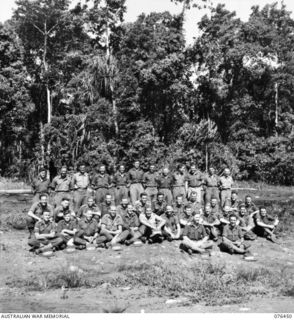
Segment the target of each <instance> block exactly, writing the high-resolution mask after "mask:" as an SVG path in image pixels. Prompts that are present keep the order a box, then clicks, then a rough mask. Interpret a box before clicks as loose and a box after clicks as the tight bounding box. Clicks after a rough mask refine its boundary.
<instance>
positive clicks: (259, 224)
mask: <svg viewBox="0 0 294 320" xmlns="http://www.w3.org/2000/svg"><path fill="white" fill-rule="evenodd" d="M255 224H256V227H255V228H254V232H255V233H256V234H257V235H258V236H260V237H265V238H266V239H268V240H270V241H272V242H274V243H278V241H277V238H276V236H275V234H274V231H275V229H276V227H277V225H278V224H279V219H278V217H277V216H274V217H273V216H271V215H269V214H268V213H267V212H266V208H265V207H260V209H259V212H258V213H257V214H256V216H255Z"/></svg>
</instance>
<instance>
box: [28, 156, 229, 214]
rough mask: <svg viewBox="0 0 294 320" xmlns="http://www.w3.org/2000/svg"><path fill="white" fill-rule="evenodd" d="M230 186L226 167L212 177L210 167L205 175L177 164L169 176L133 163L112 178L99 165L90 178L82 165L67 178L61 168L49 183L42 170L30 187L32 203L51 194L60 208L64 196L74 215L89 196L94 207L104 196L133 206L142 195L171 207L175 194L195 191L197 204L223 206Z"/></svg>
mask: <svg viewBox="0 0 294 320" xmlns="http://www.w3.org/2000/svg"><path fill="white" fill-rule="evenodd" d="M232 186H233V179H232V176H231V173H230V170H229V169H228V168H226V169H225V170H224V173H223V175H222V176H221V177H219V176H217V175H216V174H215V169H214V168H212V167H211V168H209V172H208V174H203V173H202V172H200V171H199V170H197V167H196V166H195V165H193V164H192V165H191V167H190V169H189V171H188V172H187V171H186V167H185V165H179V166H178V168H177V170H176V171H175V172H173V173H170V171H169V169H168V168H163V169H162V172H161V173H158V172H156V170H155V166H154V165H150V167H149V171H148V172H144V171H143V170H142V169H141V168H140V162H139V161H135V162H134V167H133V168H132V169H130V170H129V171H128V172H126V171H125V166H124V165H120V166H119V168H118V171H117V172H116V173H115V174H114V175H113V176H110V175H109V174H108V173H107V172H106V167H105V165H101V166H100V167H99V171H98V173H97V174H95V175H93V176H92V177H90V175H89V174H88V173H87V172H86V166H85V165H84V164H81V165H79V167H78V172H76V173H74V174H73V175H69V174H68V172H67V168H66V167H62V168H61V170H60V174H59V175H58V176H56V177H55V178H54V179H53V180H52V182H51V181H50V180H49V179H48V178H47V172H46V170H45V169H44V168H42V169H41V170H40V174H39V177H38V178H37V179H36V180H35V181H34V182H33V185H32V188H33V192H34V194H35V196H34V200H33V202H37V201H38V199H39V196H40V194H43V193H45V194H50V193H51V192H52V191H53V196H52V199H51V202H52V204H54V206H58V205H60V203H61V199H62V198H64V197H67V198H68V199H70V201H71V202H72V203H73V206H74V210H75V211H76V212H77V211H78V210H79V208H80V207H81V206H82V205H84V204H86V201H87V198H88V197H89V196H93V197H94V200H95V202H96V204H97V205H99V204H101V203H102V202H103V201H104V199H105V196H106V195H107V194H110V195H111V196H112V198H113V200H114V202H115V204H116V205H118V204H120V202H121V200H122V199H123V198H129V199H130V201H131V203H132V204H133V205H135V204H136V202H137V201H138V200H140V195H141V194H142V193H143V192H145V193H146V194H147V197H148V201H149V202H153V201H154V200H155V199H156V196H157V194H158V193H162V194H163V196H164V200H165V202H166V203H167V204H168V205H171V204H172V202H174V201H175V199H176V197H177V196H178V195H181V196H183V197H184V199H186V198H187V199H189V198H190V196H191V193H192V192H194V193H195V194H196V199H197V202H199V203H201V202H203V201H204V203H209V202H210V200H211V198H212V197H214V198H216V199H217V201H219V200H220V203H221V206H222V207H223V206H224V205H225V202H226V201H228V200H229V199H230V197H231V189H232Z"/></svg>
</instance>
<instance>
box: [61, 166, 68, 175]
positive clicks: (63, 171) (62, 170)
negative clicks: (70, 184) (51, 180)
mask: <svg viewBox="0 0 294 320" xmlns="http://www.w3.org/2000/svg"><path fill="white" fill-rule="evenodd" d="M66 173H67V169H65V168H62V169H61V171H60V174H61V175H62V176H63V177H64V176H66Z"/></svg>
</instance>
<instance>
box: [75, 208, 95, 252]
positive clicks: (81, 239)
mask: <svg viewBox="0 0 294 320" xmlns="http://www.w3.org/2000/svg"><path fill="white" fill-rule="evenodd" d="M99 228H100V226H99V223H98V221H97V220H96V219H94V218H93V212H92V211H91V210H88V211H86V212H85V213H84V215H83V217H82V218H81V219H80V220H79V222H78V231H77V232H76V233H75V235H74V245H75V246H76V248H77V249H80V250H83V249H86V247H87V244H94V243H95V242H96V239H97V237H98V233H99Z"/></svg>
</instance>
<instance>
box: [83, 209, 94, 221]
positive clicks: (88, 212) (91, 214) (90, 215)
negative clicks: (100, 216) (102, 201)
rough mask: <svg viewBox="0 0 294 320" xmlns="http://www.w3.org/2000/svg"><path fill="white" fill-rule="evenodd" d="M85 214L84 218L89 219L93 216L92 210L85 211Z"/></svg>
mask: <svg viewBox="0 0 294 320" xmlns="http://www.w3.org/2000/svg"><path fill="white" fill-rule="evenodd" d="M85 216H86V219H87V220H91V219H92V217H93V212H92V211H87V212H86V213H85Z"/></svg>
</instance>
